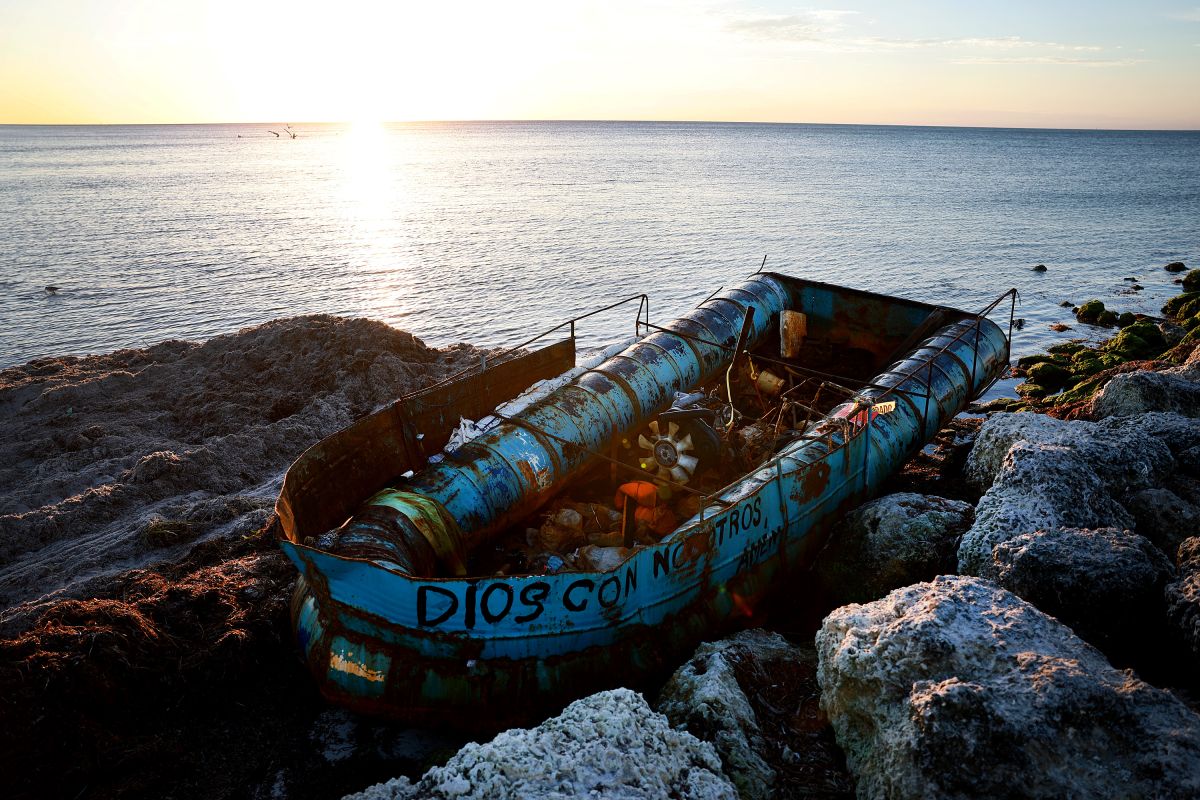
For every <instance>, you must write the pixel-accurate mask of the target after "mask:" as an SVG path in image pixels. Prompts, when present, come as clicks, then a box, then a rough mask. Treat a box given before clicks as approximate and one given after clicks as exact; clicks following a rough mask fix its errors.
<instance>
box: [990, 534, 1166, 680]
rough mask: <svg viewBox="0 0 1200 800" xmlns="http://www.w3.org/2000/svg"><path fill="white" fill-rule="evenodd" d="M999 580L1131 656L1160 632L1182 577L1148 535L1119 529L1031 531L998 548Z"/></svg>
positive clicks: (1110, 649)
mask: <svg viewBox="0 0 1200 800" xmlns="http://www.w3.org/2000/svg"><path fill="white" fill-rule="evenodd" d="M992 562H993V570H992V573H993V574H994V575H995V581H996V583H997V584H998V585H1000V586H1002V587H1003V588H1005V589H1008V590H1009V591H1010V592H1012V593H1014V594H1016V595H1017V596H1019V597H1021V598H1023V599H1025V600H1028V601H1029V602H1030V603H1033V604H1034V605H1035V606H1037V607H1038V608H1039V609H1041V610H1042V611H1044V612H1046V613H1047V614H1049V615H1051V616H1053V617H1055V618H1057V619H1058V620H1059V621H1060V622H1062V623H1064V624H1066V625H1068V626H1070V628H1071V629H1072V630H1073V631H1075V633H1077V634H1079V635H1080V636H1081V637H1082V638H1084V639H1086V640H1087V641H1088V642H1091V643H1092V644H1093V645H1095V646H1096V647H1098V648H1100V649H1101V650H1103V651H1104V652H1105V653H1108V654H1109V656H1111V657H1114V658H1115V657H1117V656H1118V655H1120V656H1121V657H1122V658H1123V659H1124V660H1126V661H1127V660H1128V659H1129V657H1130V656H1134V655H1135V654H1136V653H1137V651H1138V650H1139V649H1140V648H1142V647H1143V646H1144V645H1147V644H1151V643H1152V642H1153V640H1154V638H1155V637H1156V635H1157V634H1160V633H1161V631H1160V630H1159V627H1160V626H1159V625H1158V622H1157V621H1158V620H1161V619H1162V618H1163V615H1164V613H1165V610H1166V609H1165V604H1164V600H1163V588H1164V587H1165V586H1166V585H1167V583H1168V582H1169V581H1171V580H1172V579H1173V578H1174V577H1175V569H1174V567H1173V566H1172V565H1171V562H1170V561H1169V560H1167V557H1166V556H1165V555H1164V554H1163V552H1162V551H1161V550H1159V549H1158V548H1157V547H1156V546H1155V545H1153V544H1152V543H1151V542H1150V541H1149V540H1148V539H1146V538H1144V537H1142V536H1138V535H1137V534H1135V533H1133V532H1132V531H1121V530H1117V529H1116V528H1103V529H1094V530H1087V529H1078V528H1056V529H1053V530H1041V531H1035V532H1033V533H1024V534H1021V535H1020V536H1017V537H1016V538H1013V539H1009V540H1008V541H1005V542H1001V543H1000V544H998V545H996V547H995V548H994V549H993V550H992Z"/></svg>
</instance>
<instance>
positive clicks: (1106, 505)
mask: <svg viewBox="0 0 1200 800" xmlns="http://www.w3.org/2000/svg"><path fill="white" fill-rule="evenodd" d="M1133 524H1134V522H1133V517H1132V516H1130V514H1129V512H1128V511H1127V510H1126V509H1125V508H1124V507H1123V506H1121V504H1119V503H1117V502H1116V501H1115V500H1113V499H1112V497H1111V495H1110V494H1109V491H1108V488H1107V487H1106V486H1105V485H1104V482H1103V481H1101V480H1100V478H1099V476H1098V475H1097V474H1096V472H1095V471H1094V470H1093V469H1092V468H1091V466H1090V465H1089V464H1088V462H1086V461H1085V460H1084V459H1083V458H1082V457H1081V455H1080V454H1079V453H1078V451H1076V450H1074V449H1073V448H1071V447H1067V446H1063V445H1048V444H1037V443H1033V442H1024V441H1022V442H1017V443H1016V444H1015V445H1013V446H1012V448H1011V449H1010V450H1009V451H1008V454H1007V455H1006V456H1005V458H1004V464H1003V466H1002V467H1001V469H1000V471H999V472H998V473H997V475H996V480H995V482H994V483H993V484H992V488H990V489H988V490H987V492H986V493H985V494H984V496H983V497H982V498H980V500H979V504H978V505H977V506H976V507H975V522H974V524H973V525H972V526H971V527H970V529H969V530H968V531H967V532H966V533H965V534H963V537H962V541H961V542H960V543H959V546H958V571H959V572H960V573H962V574H965V575H980V576H983V577H990V576H991V575H992V574H993V569H994V567H993V564H992V548H993V547H995V546H996V545H998V544H1000V543H1001V542H1005V541H1008V540H1009V539H1012V538H1014V537H1016V536H1020V535H1021V534H1023V533H1030V532H1032V531H1036V530H1040V529H1044V528H1060V527H1061V528H1113V527H1115V528H1122V529H1124V528H1132V527H1133Z"/></svg>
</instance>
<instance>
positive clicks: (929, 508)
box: [814, 492, 975, 602]
mask: <svg viewBox="0 0 1200 800" xmlns="http://www.w3.org/2000/svg"><path fill="white" fill-rule="evenodd" d="M974 516H975V509H974V508H973V507H972V506H971V504H970V503H963V502H961V501H958V500H947V499H946V498H944V497H934V496H932V495H922V494H913V493H911V492H902V493H899V494H891V495H885V496H884V497H880V498H878V499H875V500H872V501H870V502H868V503H864V504H863V505H861V506H859V507H858V508H856V509H854V510H853V511H851V512H850V513H849V514H847V515H846V516H845V518H843V519H842V521H841V522H839V523H838V524H837V526H836V527H835V528H834V530H833V533H832V534H831V535H830V537H829V545H828V546H827V547H826V548H825V550H824V551H822V553H821V555H820V556H819V557H818V559H817V563H816V565H815V567H814V571H815V572H816V574H817V577H818V578H819V579H820V581H821V583H822V584H823V585H824V586H825V588H826V589H827V590H828V591H829V593H830V595H831V596H832V597H834V598H835V599H836V600H837V601H839V602H863V601H866V600H874V599H875V598H878V597H882V596H883V595H885V594H887V593H888V592H890V591H891V590H892V589H896V588H899V587H901V586H907V585H908V584H910V583H915V582H917V581H923V580H929V579H930V578H933V577H934V576H936V575H940V574H943V573H945V572H951V571H953V569H954V564H955V555H956V553H957V550H958V540H959V537H961V536H962V534H963V532H964V531H965V530H966V529H967V528H968V527H970V525H971V521H972V520H973V519H974Z"/></svg>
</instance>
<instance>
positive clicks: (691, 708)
mask: <svg viewBox="0 0 1200 800" xmlns="http://www.w3.org/2000/svg"><path fill="white" fill-rule="evenodd" d="M794 649H795V648H793V647H792V646H791V645H790V644H788V643H787V640H786V639H784V638H783V637H782V636H780V635H779V634H777V633H767V632H765V631H761V630H753V631H743V632H742V633H739V634H737V635H736V636H734V637H732V638H730V639H726V640H723V641H719V642H706V643H704V644H702V645H700V648H699V649H698V650H697V651H696V654H695V655H694V656H692V658H691V660H690V661H688V663H686V664H684V665H683V666H682V667H680V668H679V669H678V670H676V671H675V674H674V675H672V676H671V680H670V681H668V682H667V685H666V686H664V687H663V690H662V694H661V696H660V698H659V702H658V710H659V711H660V712H661V713H663V714H665V715H666V716H667V719H669V720H670V721H671V724H672V725H673V726H674V727H676V728H682V729H683V730H686V731H688V732H689V733H691V734H693V735H695V736H697V737H699V738H700V739H702V740H704V741H709V742H712V743H713V745H714V746H715V747H716V748H717V752H718V753H719V754H720V756H721V761H722V763H724V765H725V773H726V774H727V775H728V776H729V777H730V778H731V779H732V780H733V783H734V785H735V786H737V788H738V795H739V796H740V797H741V798H742V800H752V799H757V798H766V797H770V795H771V788H772V786H773V785H774V783H775V770H773V769H771V767H770V766H769V765H768V764H767V762H766V761H765V760H764V759H763V757H762V755H760V754H761V753H763V752H764V751H765V749H766V742H765V741H764V739H763V735H762V731H761V730H760V729H759V726H758V720H757V719H756V718H755V715H754V709H753V708H751V706H750V700H749V699H748V698H747V697H746V694H745V692H743V691H742V687H741V686H740V685H739V684H738V680H737V672H736V663H735V662H736V660H737V659H739V658H746V657H749V658H755V659H758V660H763V661H775V660H779V659H784V658H787V657H788V656H789V655H790V654H791V652H792V651H793V650H794Z"/></svg>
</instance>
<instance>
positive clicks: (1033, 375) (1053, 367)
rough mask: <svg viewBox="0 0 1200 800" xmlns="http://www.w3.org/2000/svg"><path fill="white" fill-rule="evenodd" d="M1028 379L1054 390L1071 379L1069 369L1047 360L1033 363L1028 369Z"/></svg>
mask: <svg viewBox="0 0 1200 800" xmlns="http://www.w3.org/2000/svg"><path fill="white" fill-rule="evenodd" d="M1028 373H1029V380H1030V381H1031V382H1033V383H1036V384H1038V385H1040V386H1045V387H1046V388H1047V389H1050V390H1052V391H1053V390H1055V389H1061V388H1062V387H1064V386H1066V385H1067V383H1069V382H1070V380H1071V373H1070V371H1069V370H1067V369H1064V368H1063V367H1060V366H1059V365H1057V364H1054V363H1052V362H1049V361H1043V362H1040V363H1038V364H1034V365H1033V366H1032V367H1030V368H1029V370H1028Z"/></svg>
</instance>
